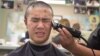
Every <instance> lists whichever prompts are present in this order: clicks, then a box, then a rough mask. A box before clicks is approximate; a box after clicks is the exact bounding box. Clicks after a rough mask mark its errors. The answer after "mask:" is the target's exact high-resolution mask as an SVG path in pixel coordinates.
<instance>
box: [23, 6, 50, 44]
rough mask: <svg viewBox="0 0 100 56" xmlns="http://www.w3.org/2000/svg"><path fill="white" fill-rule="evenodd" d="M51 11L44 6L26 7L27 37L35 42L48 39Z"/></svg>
mask: <svg viewBox="0 0 100 56" xmlns="http://www.w3.org/2000/svg"><path fill="white" fill-rule="evenodd" d="M51 22H52V12H51V10H50V9H49V8H45V7H35V8H32V7H30V8H29V9H28V16H27V20H25V23H26V27H27V29H28V31H29V37H30V38H31V39H32V41H34V42H35V43H37V44H41V43H44V42H45V41H47V40H48V38H49V35H50V31H51Z"/></svg>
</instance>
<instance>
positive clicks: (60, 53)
mask: <svg viewBox="0 0 100 56" xmlns="http://www.w3.org/2000/svg"><path fill="white" fill-rule="evenodd" d="M53 50H54V51H55V53H56V54H57V56H68V55H69V54H67V53H66V52H65V51H64V50H60V49H58V48H57V47H55V46H53Z"/></svg>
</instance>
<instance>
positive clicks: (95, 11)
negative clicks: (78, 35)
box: [0, 0, 100, 56]
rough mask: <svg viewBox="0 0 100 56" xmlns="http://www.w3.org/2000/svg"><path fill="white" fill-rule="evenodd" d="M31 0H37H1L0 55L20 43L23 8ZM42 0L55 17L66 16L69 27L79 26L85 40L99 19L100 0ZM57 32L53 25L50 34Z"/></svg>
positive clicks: (52, 35)
mask: <svg viewBox="0 0 100 56" xmlns="http://www.w3.org/2000/svg"><path fill="white" fill-rule="evenodd" d="M32 1H39V0H0V56H4V55H6V54H7V53H9V52H10V51H12V50H13V49H16V48H17V47H19V46H20V44H19V42H20V41H22V39H23V38H24V37H25V33H26V31H27V29H26V27H25V24H24V21H23V19H24V12H25V9H26V7H27V5H28V4H29V3H30V2H32ZM41 1H44V2H47V3H49V4H50V5H51V6H52V8H53V10H54V21H56V22H58V21H59V20H61V19H68V20H69V22H70V27H72V28H74V27H76V28H77V27H79V30H80V31H81V32H82V36H83V37H84V38H85V39H86V40H87V39H88V37H89V35H90V34H91V32H92V31H93V30H94V29H95V28H96V26H97V25H98V23H99V22H100V0H93V2H92V0H41ZM90 1H91V2H90ZM94 1H96V2H94ZM77 23H78V26H77ZM75 25H76V26H75ZM57 34H58V32H56V31H55V30H53V29H52V32H51V36H50V37H51V38H54V37H55V36H56V35H57Z"/></svg>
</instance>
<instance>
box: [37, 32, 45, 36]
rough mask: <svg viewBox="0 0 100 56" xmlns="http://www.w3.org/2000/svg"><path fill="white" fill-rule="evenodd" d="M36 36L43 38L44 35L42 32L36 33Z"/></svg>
mask: <svg viewBox="0 0 100 56" xmlns="http://www.w3.org/2000/svg"><path fill="white" fill-rule="evenodd" d="M36 35H37V36H38V37H43V36H44V35H45V33H44V32H36Z"/></svg>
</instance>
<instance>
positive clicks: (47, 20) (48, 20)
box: [42, 19, 51, 22]
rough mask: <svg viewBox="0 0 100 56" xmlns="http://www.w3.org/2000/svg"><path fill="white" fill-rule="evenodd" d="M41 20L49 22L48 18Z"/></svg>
mask: <svg viewBox="0 0 100 56" xmlns="http://www.w3.org/2000/svg"><path fill="white" fill-rule="evenodd" d="M42 21H43V22H50V21H51V20H50V19H42Z"/></svg>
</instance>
